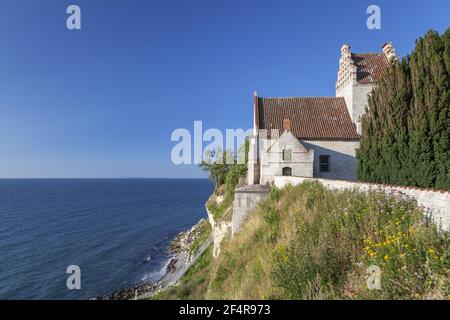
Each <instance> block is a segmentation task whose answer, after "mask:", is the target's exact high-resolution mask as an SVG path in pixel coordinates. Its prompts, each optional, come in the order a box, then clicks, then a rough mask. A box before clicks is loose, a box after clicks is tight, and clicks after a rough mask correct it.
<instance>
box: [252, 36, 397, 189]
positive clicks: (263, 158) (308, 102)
mask: <svg viewBox="0 0 450 320" xmlns="http://www.w3.org/2000/svg"><path fill="white" fill-rule="evenodd" d="M395 58H396V53H395V49H394V47H393V46H392V43H390V42H389V43H386V44H385V45H384V46H383V47H382V52H379V53H352V52H351V51H350V47H349V46H348V45H346V44H344V45H343V46H342V48H341V58H340V60H339V71H338V74H337V81H336V96H335V97H287V98H263V97H258V95H257V94H256V92H255V94H254V106H253V107H254V125H253V130H254V132H253V137H252V139H251V142H250V151H249V160H248V177H247V181H248V184H249V185H253V184H267V183H271V182H272V181H273V179H274V177H275V176H283V175H284V176H298V177H318V178H328V179H343V180H354V179H355V170H356V157H355V156H356V149H357V148H358V147H359V140H360V134H361V116H362V115H363V113H364V112H365V108H366V105H367V102H368V94H369V93H370V92H371V91H372V89H373V87H374V85H375V83H376V81H377V80H378V79H379V78H380V76H381V75H382V74H383V73H384V72H385V71H386V69H387V68H388V66H389V61H390V60H391V59H395Z"/></svg>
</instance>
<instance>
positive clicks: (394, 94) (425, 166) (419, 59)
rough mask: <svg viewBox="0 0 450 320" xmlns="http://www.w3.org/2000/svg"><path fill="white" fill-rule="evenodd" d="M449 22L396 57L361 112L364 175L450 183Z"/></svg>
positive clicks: (417, 183) (383, 180) (380, 179)
mask: <svg viewBox="0 0 450 320" xmlns="http://www.w3.org/2000/svg"><path fill="white" fill-rule="evenodd" d="M449 105H450V28H449V29H447V31H446V32H445V33H444V34H443V35H442V36H440V35H439V34H438V33H437V32H435V31H428V32H427V33H426V34H425V36H424V37H423V38H420V39H418V40H417V41H416V46H415V49H414V51H413V52H412V53H411V55H409V56H407V57H405V58H404V59H403V60H402V61H401V62H400V61H397V60H394V61H392V62H391V66H390V67H389V69H388V71H387V72H386V73H385V75H383V77H382V78H381V79H380V80H379V82H378V83H377V86H376V88H375V89H374V90H373V91H372V93H371V96H370V97H369V100H368V108H367V113H366V114H365V115H364V117H363V133H362V139H361V144H360V148H359V150H358V152H357V173H356V174H357V177H358V179H360V180H365V181H371V182H380V183H391V184H398V185H414V186H420V187H435V188H441V189H450V110H449Z"/></svg>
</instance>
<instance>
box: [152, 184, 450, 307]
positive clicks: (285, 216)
mask: <svg viewBox="0 0 450 320" xmlns="http://www.w3.org/2000/svg"><path fill="white" fill-rule="evenodd" d="M449 236H450V234H449V232H442V231H438V228H437V227H436V226H435V225H434V224H428V223H426V222H425V219H424V216H423V213H422V210H421V209H419V208H417V206H416V205H415V204H414V203H413V202H410V201H406V200H402V199H395V198H394V197H388V196H386V195H384V194H382V193H370V194H363V193H358V192H355V191H343V192H336V191H329V190H326V189H325V188H324V187H323V186H322V185H321V184H319V183H313V182H308V183H304V184H302V185H299V186H295V187H293V186H287V187H286V188H284V189H282V190H278V189H274V190H272V192H271V196H270V197H269V199H268V200H267V201H265V202H263V203H262V204H261V205H260V206H259V208H258V209H257V210H256V212H255V213H254V214H253V215H251V216H250V217H249V218H248V220H247V222H246V224H245V225H244V226H243V229H241V231H240V232H239V233H238V234H237V235H236V236H235V237H234V238H233V239H231V238H229V237H228V238H226V239H225V240H224V242H223V243H222V250H221V254H220V256H219V257H218V258H217V259H216V260H212V259H211V251H210V250H209V251H208V253H206V254H205V255H203V256H202V258H201V259H200V260H199V261H198V262H197V263H196V264H195V265H194V267H193V268H192V269H191V270H189V272H188V274H187V275H186V276H185V277H184V278H183V280H182V282H181V284H180V285H179V286H176V287H173V288H170V289H168V290H167V291H165V292H164V293H162V294H160V295H159V296H158V298H164V299H181V298H183V299H218V298H219V299H222V298H223V299H268V298H273V299H448V298H450V242H449ZM370 265H377V266H379V267H380V269H381V290H370V289H368V288H367V283H366V281H367V276H368V275H367V273H366V272H367V268H368V267H369V266H370Z"/></svg>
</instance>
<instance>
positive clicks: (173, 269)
mask: <svg viewBox="0 0 450 320" xmlns="http://www.w3.org/2000/svg"><path fill="white" fill-rule="evenodd" d="M203 221H205V219H201V220H200V221H199V222H198V223H197V224H196V225H194V226H193V227H192V228H191V229H189V230H187V231H183V232H180V233H179V234H178V235H177V236H176V237H175V238H174V239H173V240H172V241H171V242H170V244H169V246H168V248H167V250H168V252H169V253H170V254H171V255H173V257H172V258H171V259H170V260H169V262H168V263H167V264H166V266H165V269H166V270H165V273H164V275H163V276H162V277H161V278H160V279H159V280H157V281H155V282H141V283H137V284H136V285H134V286H132V287H129V288H125V289H122V290H118V291H115V292H112V293H110V294H107V295H104V296H101V297H98V298H97V300H132V299H145V298H149V297H151V296H153V295H154V294H156V293H158V292H159V291H160V290H163V289H165V288H167V287H169V286H171V285H174V284H176V282H177V281H178V280H179V279H180V278H181V277H182V276H183V274H184V273H185V272H186V271H187V270H188V269H189V267H190V266H191V265H192V263H193V262H195V260H196V259H197V257H198V256H199V255H200V254H201V253H202V252H203V250H204V249H206V248H207V247H208V246H209V244H210V243H211V241H210V240H209V241H207V242H206V243H204V244H203V245H202V247H201V248H200V250H198V251H197V252H196V253H195V254H192V253H191V252H190V251H191V250H190V247H191V245H192V243H193V242H194V241H195V240H196V239H197V237H198V236H199V233H200V230H199V226H200V224H201V223H202V222H203Z"/></svg>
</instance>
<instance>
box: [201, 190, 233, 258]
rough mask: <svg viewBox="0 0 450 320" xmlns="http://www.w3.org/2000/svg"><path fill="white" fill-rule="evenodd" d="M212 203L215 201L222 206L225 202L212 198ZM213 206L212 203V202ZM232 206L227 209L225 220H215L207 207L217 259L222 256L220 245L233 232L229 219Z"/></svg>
mask: <svg viewBox="0 0 450 320" xmlns="http://www.w3.org/2000/svg"><path fill="white" fill-rule="evenodd" d="M210 201H214V202H215V205H221V204H222V202H223V198H222V197H215V196H212V199H210ZM210 205H211V202H210ZM231 210H232V206H229V207H228V208H227V209H225V212H224V214H223V218H220V219H219V218H215V217H214V215H213V214H212V212H211V211H210V210H209V209H208V205H206V212H207V213H208V221H209V224H210V225H211V228H212V231H211V235H212V241H213V257H214V258H217V257H218V256H219V254H220V244H221V243H222V241H223V239H224V238H225V236H226V235H227V234H228V233H229V232H230V231H231V220H229V219H227V218H228V217H229V215H230V214H231Z"/></svg>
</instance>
